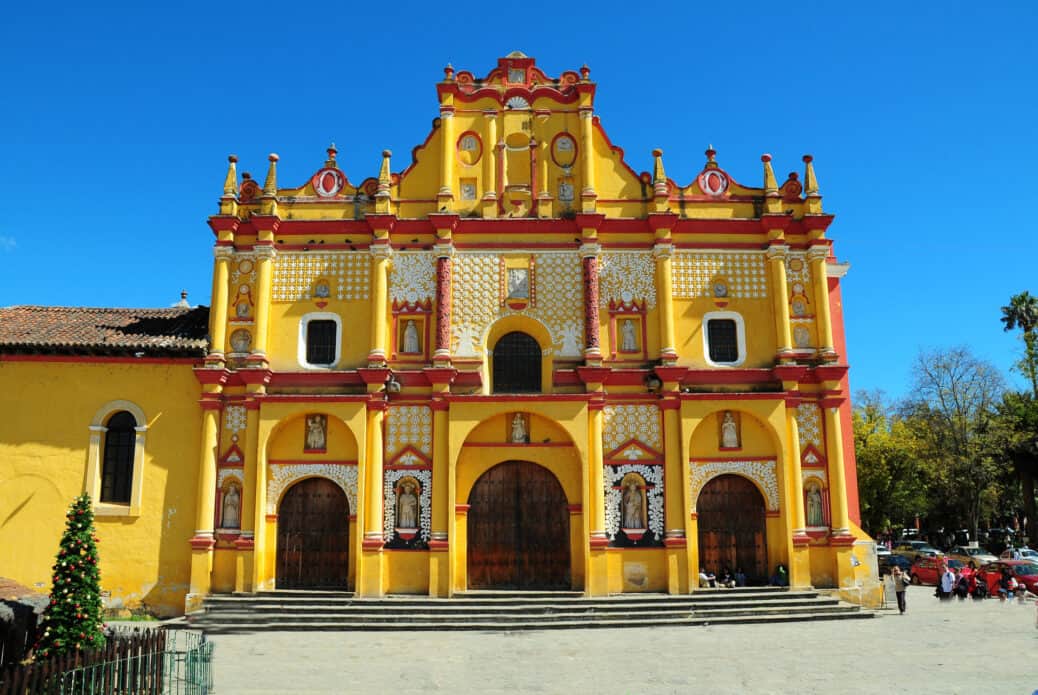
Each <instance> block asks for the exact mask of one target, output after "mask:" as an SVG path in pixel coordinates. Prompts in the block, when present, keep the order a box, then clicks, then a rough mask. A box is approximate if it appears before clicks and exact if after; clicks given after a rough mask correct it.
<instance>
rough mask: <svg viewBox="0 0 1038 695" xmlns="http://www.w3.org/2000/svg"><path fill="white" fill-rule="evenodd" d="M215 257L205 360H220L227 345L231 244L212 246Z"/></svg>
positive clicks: (232, 253)
mask: <svg viewBox="0 0 1038 695" xmlns="http://www.w3.org/2000/svg"><path fill="white" fill-rule="evenodd" d="M213 255H214V256H215V257H216V259H215V261H214V263H213V296H212V302H211V305H212V306H211V309H210V310H209V312H210V313H209V335H210V345H209V356H208V357H206V361H207V362H222V361H223V356H224V350H225V348H226V346H227V293H228V286H227V285H228V278H229V277H230V269H229V266H230V262H231V256H232V255H234V247H232V246H216V247H214V248H213Z"/></svg>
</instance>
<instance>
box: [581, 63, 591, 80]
mask: <svg viewBox="0 0 1038 695" xmlns="http://www.w3.org/2000/svg"><path fill="white" fill-rule="evenodd" d="M590 78H591V68H589V67H588V66H587V63H584V64H583V65H581V66H580V79H582V80H584V81H585V82H586V81H587V80H588V79H590Z"/></svg>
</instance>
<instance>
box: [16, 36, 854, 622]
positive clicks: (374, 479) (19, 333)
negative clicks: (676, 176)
mask: <svg viewBox="0 0 1038 695" xmlns="http://www.w3.org/2000/svg"><path fill="white" fill-rule="evenodd" d="M436 89H437V94H438V100H439V114H438V117H437V118H436V119H435V120H434V122H433V126H432V129H431V131H430V133H429V134H428V136H427V137H426V138H425V140H424V142H423V143H422V144H420V145H419V146H418V147H416V148H415V149H414V151H413V153H412V157H411V161H410V162H409V163H408V164H407V166H406V168H404V169H403V170H402V171H400V173H395V172H394V171H393V166H392V155H391V153H389V152H388V151H386V152H384V154H383V160H382V162H381V166H380V167H379V169H378V175H377V176H374V177H372V178H370V179H366V180H364V181H361V182H359V183H356V184H354V183H352V182H350V181H349V180H348V178H347V177H346V175H345V173H344V172H343V171H342V169H340V167H339V160H338V152H337V151H336V149H335V147H334V146H332V147H331V148H329V149H328V153H327V157H326V158H325V159H324V162H323V164H322V165H321V166H318V167H316V169H315V171H314V174H313V175H312V176H311V177H310V178H309V179H308V180H307V181H305V182H304V183H303V184H302V185H299V186H295V187H283V186H282V185H281V183H280V182H279V180H278V171H277V167H278V157H277V156H276V155H271V156H270V158H269V161H268V162H267V163H266V169H267V171H266V174H265V177H264V179H263V181H262V183H261V182H260V181H259V180H257V179H253V178H252V177H251V176H250V175H248V174H246V173H242V174H241V175H239V172H238V171H237V160H236V159H235V158H234V157H231V158H230V164H229V168H228V171H227V175H226V179H225V183H224V187H223V194H222V197H221V198H220V203H219V213H218V214H216V215H214V216H212V217H210V219H209V225H210V227H211V228H212V231H213V233H214V235H215V244H214V260H213V288H212V301H211V307H210V308H209V309H208V310H206V309H205V307H197V308H191V307H188V306H186V305H185V306H181V307H177V308H173V309H159V310H129V309H125V310H120V309H63V308H54V307H9V308H6V309H0V383H3V384H4V388H3V389H2V390H0V423H2V424H0V516H2V517H4V518H5V519H6V520H5V521H4V520H0V548H4V551H3V553H2V556H0V576H9V577H11V578H14V579H16V580H18V581H20V582H22V583H25V584H28V585H30V586H31V585H33V584H38V585H41V586H49V583H48V582H49V576H50V569H49V568H50V564H51V563H52V558H53V554H54V552H55V550H56V548H57V540H58V537H59V535H60V532H61V528H62V525H63V511H64V509H65V507H66V505H67V504H68V501H69V500H70V499H71V498H72V497H73V496H75V495H76V494H78V493H80V492H82V491H87V492H89V493H90V494H91V496H92V497H93V499H94V500H95V508H96V513H97V522H96V523H97V534H98V537H99V539H100V540H99V549H100V554H101V559H102V585H103V588H104V590H105V591H106V592H107V595H108V597H109V601H110V603H111V604H112V605H116V606H119V605H122V606H127V607H133V606H135V605H139V604H144V605H146V606H147V607H149V608H150V609H152V610H154V611H156V612H159V613H163V614H174V613H178V612H183V611H184V610H193V609H194V608H197V607H198V606H199V605H200V601H201V599H202V598H203V597H204V596H206V595H207V594H211V593H221V592H232V591H237V592H255V591H263V590H271V589H276V588H299V589H307V588H341V589H348V590H353V591H355V592H356V593H357V594H358V595H360V596H382V595H385V594H401V593H402V594H422V595H428V596H435V597H450V596H452V595H455V594H457V593H459V592H464V591H468V590H472V589H486V588H502V589H504V588H507V589H519V590H522V589H567V590H569V589H572V590H579V591H583V592H584V593H585V594H587V595H590V596H601V595H607V594H613V593H621V592H666V593H672V594H675V593H688V592H692V591H695V590H696V589H697V588H698V585H699V580H698V577H699V573H700V568H705V569H706V570H708V571H710V572H714V573H716V572H718V571H720V570H722V569H723V568H728V569H730V570H732V571H733V572H734V571H735V570H736V569H741V571H742V573H743V574H745V575H746V576H747V578H748V581H749V582H750V583H767V582H769V581H771V580H772V579H773V578H774V577H775V576H776V568H777V566H779V565H782V566H783V567H785V568H788V581H789V583H790V584H792V585H793V586H802V587H806V586H818V587H840V588H852V587H855V586H860V585H862V584H863V583H865V582H867V580H869V579H870V578H871V579H874V573H875V566H874V562H873V561H872V555H871V554H872V552H873V545H872V543H871V540H870V539H869V538H868V537H867V536H866V535H865V534H864V533H863V532H862V531H861V530H860V528H859V527H858V525H857V519H858V510H857V507H858V503H857V488H856V478H855V472H854V456H853V441H852V438H851V433H850V402H849V394H848V381H847V373H848V368H847V364H846V349H845V345H844V338H843V320H842V308H841V301H840V279H841V278H842V277H843V274H844V273H845V272H846V269H847V265H846V264H843V263H839V262H837V260H836V258H835V256H834V254H833V252H832V245H831V241H830V239H829V237H828V234H827V232H828V229H829V226H830V224H831V222H832V221H833V217H832V215H830V214H828V213H826V212H824V211H823V210H822V201H821V196H820V194H819V189H818V182H817V179H816V177H815V172H814V169H813V162H812V160H811V158H810V157H809V156H805V157H804V162H803V171H802V172H798V173H792V174H789V175H788V177H787V178H785V180H784V181H783V182H782V183H780V182H779V179H778V178H777V177H776V175H775V173H774V171H773V167H772V163H771V158H770V156H768V155H764V156H762V158H761V168H760V169H759V170H758V171H759V176H760V179H759V183H760V185H759V186H747V185H743V184H741V183H739V182H737V181H736V180H735V179H734V178H733V177H732V175H731V174H729V173H728V171H727V170H725V169H724V168H723V167H722V165H721V163H720V161H719V160H718V156H717V153H716V152H715V151H714V150H713V149H712V148H710V149H708V150H707V152H706V156H705V159H704V161H703V162H702V164H701V165H698V166H697V167H695V168H696V169H697V171H695V172H691V180H690V181H688V182H686V183H681V182H678V181H675V180H673V179H671V178H669V177H668V176H667V174H666V172H665V170H664V164H663V156H662V152H660V151H659V150H656V151H654V152H653V153H652V171H650V172H644V173H638V172H636V171H635V170H634V169H632V168H631V167H630V166H629V165H628V164H627V162H626V160H625V156H624V153H623V151H622V150H621V149H620V148H619V147H617V146H616V145H614V144H613V143H612V142H611V141H610V139H609V138H608V136H607V135H606V132H605V130H604V128H603V126H602V123H601V121H600V120H599V117H598V115H597V114H596V112H595V106H594V97H595V90H596V85H595V83H594V82H592V81H591V80H590V71H589V70H588V69H587V68H586V67H585V68H582V69H580V70H579V71H572V72H565V73H563V74H562V75H560V76H558V77H552V76H549V75H546V74H545V73H544V72H542V71H541V69H540V68H539V67H538V66H537V65H536V62H535V61H534V59H532V58H529V57H527V56H525V55H523V54H520V53H513V54H510V55H509V56H506V57H504V58H501V59H499V60H498V64H497V67H496V68H495V69H493V70H492V71H491V72H490V73H489V74H487V75H486V76H484V77H477V76H475V75H474V74H472V73H470V72H466V71H459V72H455V70H454V69H453V68H451V67H449V66H448V68H446V69H445V71H444V79H443V80H442V81H441V82H439V83H438V84H437V85H436Z"/></svg>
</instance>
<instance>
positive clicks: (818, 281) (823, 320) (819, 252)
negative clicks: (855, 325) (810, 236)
mask: <svg viewBox="0 0 1038 695" xmlns="http://www.w3.org/2000/svg"><path fill="white" fill-rule="evenodd" d="M828 256H829V247H828V246H825V245H821V246H812V247H811V248H809V249H808V250H807V262H808V265H809V266H810V268H811V285H812V289H813V291H814V296H815V297H814V299H815V324H816V325H817V327H818V342H819V343H820V345H819V348H818V354H819V356H820V357H821V358H822V359H823V360H825V361H826V362H832V361H835V360H836V359H837V355H836V350H835V349H834V348H833V323H832V317H831V314H830V311H829V277H828V273H827V272H826V258H828Z"/></svg>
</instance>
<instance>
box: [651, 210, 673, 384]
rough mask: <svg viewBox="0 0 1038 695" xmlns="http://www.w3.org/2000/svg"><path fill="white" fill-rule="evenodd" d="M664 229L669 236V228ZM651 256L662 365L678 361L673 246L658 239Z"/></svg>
mask: <svg viewBox="0 0 1038 695" xmlns="http://www.w3.org/2000/svg"><path fill="white" fill-rule="evenodd" d="M660 231H666V232H667V235H668V237H669V233H670V230H659V231H657V236H658V235H659V232H660ZM652 256H653V258H655V259H656V297H657V298H658V299H657V302H656V306H657V307H659V315H660V362H662V363H663V364H664V365H668V364H675V363H677V361H678V351H677V349H676V348H675V341H674V285H673V281H672V277H673V271H672V259H673V256H674V246H673V245H672V244H671V243H670V241H669V238H668V240H667V241H662V242H661V241H658V242H657V243H656V245H655V246H653V247H652Z"/></svg>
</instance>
